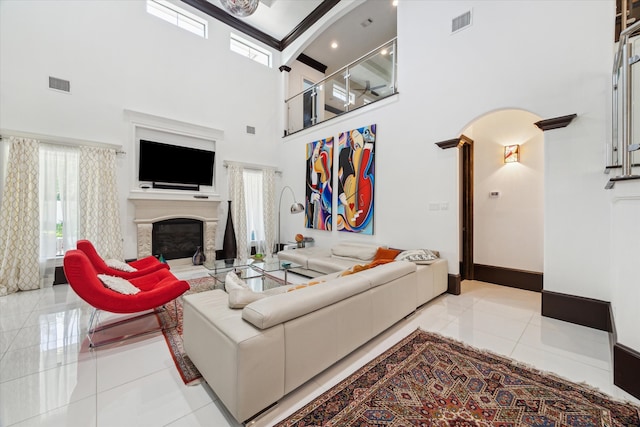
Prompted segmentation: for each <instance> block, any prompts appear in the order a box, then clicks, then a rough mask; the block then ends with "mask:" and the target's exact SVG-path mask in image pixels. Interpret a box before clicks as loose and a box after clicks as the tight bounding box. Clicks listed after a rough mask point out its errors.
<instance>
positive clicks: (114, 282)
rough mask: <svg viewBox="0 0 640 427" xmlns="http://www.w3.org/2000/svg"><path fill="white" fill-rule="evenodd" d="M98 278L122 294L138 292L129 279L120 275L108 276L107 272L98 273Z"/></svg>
mask: <svg viewBox="0 0 640 427" xmlns="http://www.w3.org/2000/svg"><path fill="white" fill-rule="evenodd" d="M98 279H100V281H101V282H102V284H103V285H105V286H106V287H107V288H109V289H111V290H113V291H116V292H118V293H121V294H124V295H135V294H137V293H138V292H140V289H138V288H136V287H135V286H134V285H133V284H132V283H131V282H130V281H128V280H126V279H123V278H122V277H116V276H109V275H108V274H98Z"/></svg>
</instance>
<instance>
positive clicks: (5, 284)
mask: <svg viewBox="0 0 640 427" xmlns="http://www.w3.org/2000/svg"><path fill="white" fill-rule="evenodd" d="M9 144H10V148H9V161H8V164H7V176H6V181H5V188H4V191H3V197H2V205H1V206H0V236H2V238H0V295H7V294H11V293H14V292H16V291H18V290H22V291H26V290H31V289H39V288H40V265H39V240H40V237H39V233H40V218H39V212H40V209H39V206H38V203H39V200H38V168H39V147H38V141H36V140H33V139H27V138H15V137H11V138H9Z"/></svg>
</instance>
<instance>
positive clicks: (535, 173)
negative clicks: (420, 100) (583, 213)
mask: <svg viewBox="0 0 640 427" xmlns="http://www.w3.org/2000/svg"><path fill="white" fill-rule="evenodd" d="M538 120H540V117H538V116H537V115H535V114H532V113H530V112H527V111H523V110H515V109H509V110H500V111H494V112H491V113H488V114H486V115H484V116H482V117H480V118H478V119H476V120H474V121H473V122H472V123H471V124H469V125H468V126H467V127H466V128H465V129H464V130H463V132H462V134H463V135H462V137H461V138H460V144H459V148H460V150H459V152H460V156H459V158H460V171H461V176H460V183H461V185H460V209H461V212H460V227H461V229H460V236H461V245H460V248H461V251H460V256H461V260H460V261H461V268H460V272H461V278H462V279H463V280H464V279H475V280H481V281H487V282H491V283H498V284H503V285H508V286H514V287H519V288H523V289H529V290H538V291H539V290H541V289H542V272H543V269H544V265H543V259H544V247H543V234H544V229H543V227H544V135H543V133H542V131H540V129H538V128H537V127H536V126H534V123H535V122H537V121H538ZM515 145H517V146H518V147H519V155H520V158H519V161H517V162H513V163H505V147H507V146H515Z"/></svg>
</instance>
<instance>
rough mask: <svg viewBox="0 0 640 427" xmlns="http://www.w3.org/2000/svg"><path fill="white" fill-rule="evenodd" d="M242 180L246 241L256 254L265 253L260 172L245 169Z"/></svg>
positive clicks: (262, 192)
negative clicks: (245, 213)
mask: <svg viewBox="0 0 640 427" xmlns="http://www.w3.org/2000/svg"><path fill="white" fill-rule="evenodd" d="M242 179H243V181H244V200H245V208H246V211H247V239H248V243H249V247H251V246H255V248H256V253H266V249H267V247H266V233H265V228H264V209H263V206H264V202H263V194H264V191H263V185H262V171H259V170H251V169H245V170H244V171H243V176H242Z"/></svg>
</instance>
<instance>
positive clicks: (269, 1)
mask: <svg viewBox="0 0 640 427" xmlns="http://www.w3.org/2000/svg"><path fill="white" fill-rule="evenodd" d="M182 1H183V2H185V3H187V4H190V5H191V6H193V7H195V8H197V9H200V10H201V11H203V12H205V13H207V14H209V15H211V16H212V17H214V18H216V19H219V20H221V21H223V22H225V23H227V24H228V25H231V26H232V27H234V28H236V29H237V30H239V31H242V32H244V33H246V34H248V35H250V36H252V37H254V38H256V39H258V40H260V41H262V42H264V43H266V44H268V45H271V46H272V47H275V48H277V49H280V50H282V49H283V48H284V47H286V46H287V45H288V44H289V43H291V41H293V39H295V37H298V36H299V35H300V32H301V31H302V30H304V29H306V28H308V27H309V26H310V25H311V24H313V23H314V22H315V21H316V20H317V19H319V18H320V17H322V15H323V14H324V13H326V12H327V11H328V10H330V9H331V7H333V6H334V5H335V4H336V3H337V2H338V0H260V4H259V6H258V9H257V10H256V11H255V13H254V14H253V15H251V16H248V17H246V18H237V17H235V16H232V15H231V14H229V13H228V12H226V10H225V9H224V8H223V6H222V4H221V3H220V0H182ZM368 20H371V23H368V25H367V26H366V27H365V26H363V25H362V24H363V23H367V21H368ZM396 33H397V30H396V8H395V7H394V6H392V4H391V0H366V1H362V4H361V5H359V6H357V7H356V8H355V9H353V10H351V11H350V12H349V13H347V14H346V15H345V16H343V17H342V18H340V19H339V20H338V21H336V22H335V23H334V24H333V25H331V26H330V27H329V28H327V30H326V31H324V33H322V34H321V35H320V36H319V37H317V38H316V39H315V40H314V41H313V42H312V43H311V44H310V45H309V46H308V47H307V48H306V49H304V51H303V53H304V54H305V55H306V56H308V57H310V58H312V59H314V60H316V61H318V62H320V63H322V64H324V65H326V66H327V74H330V73H331V72H333V71H335V70H336V69H338V68H340V67H342V66H344V65H346V64H348V63H349V62H351V61H353V60H355V59H358V58H359V57H360V56H362V55H364V54H365V53H368V52H370V51H371V50H373V49H375V48H376V47H378V46H380V45H382V44H383V43H385V42H387V41H389V40H391V39H392V38H394V37H395V36H396ZM333 41H335V42H337V43H338V47H337V48H336V49H332V48H331V46H330V45H331V43H332V42H333Z"/></svg>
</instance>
